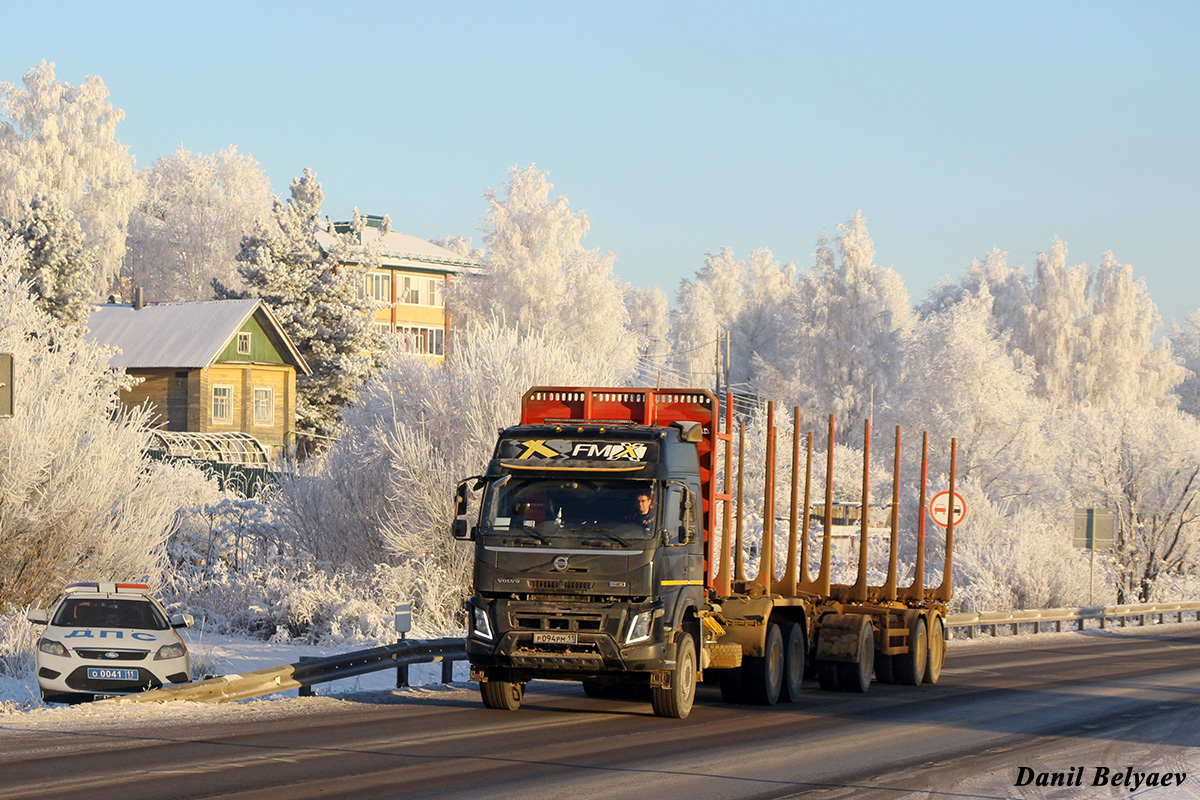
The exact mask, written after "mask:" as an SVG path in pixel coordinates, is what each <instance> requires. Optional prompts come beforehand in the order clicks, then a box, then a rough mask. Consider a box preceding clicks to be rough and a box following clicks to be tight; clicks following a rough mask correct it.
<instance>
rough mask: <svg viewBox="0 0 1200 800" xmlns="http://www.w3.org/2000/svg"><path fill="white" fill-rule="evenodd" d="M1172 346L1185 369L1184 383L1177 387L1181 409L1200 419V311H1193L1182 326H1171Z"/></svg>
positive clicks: (1175, 324)
mask: <svg viewBox="0 0 1200 800" xmlns="http://www.w3.org/2000/svg"><path fill="white" fill-rule="evenodd" d="M1171 344H1172V348H1173V350H1174V352H1175V355H1176V356H1177V357H1178V358H1179V360H1180V362H1181V363H1182V365H1183V368H1184V369H1185V370H1187V372H1186V373H1185V376H1184V379H1183V381H1182V382H1181V383H1180V384H1179V386H1178V387H1176V390H1175V391H1176V394H1177V395H1178V397H1179V408H1180V410H1181V411H1186V412H1187V413H1189V414H1191V415H1192V416H1193V417H1197V418H1200V310H1198V311H1193V312H1192V313H1191V314H1189V315H1188V318H1187V319H1186V320H1185V321H1184V323H1183V324H1182V325H1180V324H1178V323H1174V324H1172V326H1171Z"/></svg>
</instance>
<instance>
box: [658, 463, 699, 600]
mask: <svg viewBox="0 0 1200 800" xmlns="http://www.w3.org/2000/svg"><path fill="white" fill-rule="evenodd" d="M698 497H699V494H698V493H697V492H696V491H695V490H694V489H693V488H691V487H685V486H684V485H683V484H679V483H671V484H668V485H667V492H666V500H665V502H664V503H663V535H664V537H665V541H664V542H663V545H664V546H663V548H662V553H663V562H662V573H661V579H662V581H663V587H664V594H665V593H666V592H667V590H669V589H670V588H671V587H673V586H688V585H694V586H700V585H702V583H703V581H704V556H703V552H702V543H701V542H699V541H698V539H699V538H700V526H699V513H698V511H699V509H698V505H699V503H698Z"/></svg>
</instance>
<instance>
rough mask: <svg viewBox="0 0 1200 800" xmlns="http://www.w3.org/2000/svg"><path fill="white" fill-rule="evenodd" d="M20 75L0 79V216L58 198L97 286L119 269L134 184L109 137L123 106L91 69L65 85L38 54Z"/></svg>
mask: <svg viewBox="0 0 1200 800" xmlns="http://www.w3.org/2000/svg"><path fill="white" fill-rule="evenodd" d="M23 83H24V88H22V87H18V86H16V85H14V84H12V83H6V82H0V114H2V117H0V217H5V218H8V219H10V220H11V219H14V218H15V217H16V216H17V215H18V212H19V209H20V205H21V203H28V202H29V201H30V200H31V199H32V198H33V197H34V196H35V195H42V196H47V197H50V198H52V199H53V200H55V201H57V202H60V203H62V204H64V205H65V206H66V207H67V208H69V209H70V210H71V212H72V213H73V214H74V216H75V218H76V219H77V220H78V221H79V224H80V225H81V227H82V229H83V236H84V248H85V249H86V250H87V252H88V254H89V256H90V257H91V258H92V259H94V264H95V271H96V274H95V277H94V282H93V286H92V290H93V293H94V294H99V293H101V292H103V291H105V290H106V289H107V287H108V285H109V283H110V281H111V280H112V279H113V278H115V277H116V276H117V274H118V272H119V271H120V267H121V259H122V257H123V256H124V254H125V232H126V224H127V222H128V220H129V213H130V211H131V210H132V209H133V206H134V203H136V202H137V199H138V192H139V188H140V187H139V184H138V181H137V180H136V179H135V176H134V169H133V164H134V161H133V157H132V156H131V155H130V154H129V149H128V148H127V147H126V146H125V145H123V144H121V143H120V142H119V141H118V140H117V137H116V127H117V123H119V122H120V121H121V120H122V119H124V117H125V113H124V112H123V111H121V110H120V109H118V108H115V107H114V106H113V104H112V103H111V102H109V99H108V88H107V87H106V86H105V85H104V81H102V80H101V79H100V78H99V77H97V76H94V75H93V76H90V77H88V78H87V79H86V80H85V81H84V82H83V83H82V84H80V85H79V86H72V85H70V84H69V83H65V82H61V81H58V80H57V79H56V78H55V74H54V64H53V63H47V62H46V61H42V63H41V64H40V65H38V66H36V67H34V68H33V69H31V70H30V71H29V72H27V73H25V77H24V81H23Z"/></svg>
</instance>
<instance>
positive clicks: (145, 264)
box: [123, 147, 271, 300]
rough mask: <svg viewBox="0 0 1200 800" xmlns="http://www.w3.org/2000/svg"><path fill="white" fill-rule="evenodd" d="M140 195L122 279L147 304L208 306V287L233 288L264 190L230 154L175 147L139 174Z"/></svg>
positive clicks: (267, 199)
mask: <svg viewBox="0 0 1200 800" xmlns="http://www.w3.org/2000/svg"><path fill="white" fill-rule="evenodd" d="M142 177H143V179H144V180H145V184H146V192H145V196H144V197H143V198H142V200H141V201H140V202H139V203H138V204H137V206H136V207H135V208H134V210H133V213H132V215H131V217H130V221H129V247H128V250H127V252H126V253H125V262H124V268H123V275H124V276H125V277H126V278H127V279H128V281H129V284H130V286H131V287H139V286H140V287H143V288H144V289H145V290H146V294H147V296H148V297H150V298H153V299H154V300H207V299H210V298H211V297H212V293H213V289H212V281H213V279H214V278H215V279H217V280H219V281H220V282H221V283H222V284H224V285H226V286H229V287H234V288H240V287H241V278H240V276H239V274H238V271H237V263H238V262H237V255H238V252H239V251H240V249H241V241H242V237H243V236H245V235H247V234H250V233H252V232H253V231H254V227H255V225H256V223H258V222H259V221H261V220H265V219H266V218H267V217H268V216H269V215H270V213H271V184H270V181H268V180H267V176H266V175H265V174H264V173H263V171H262V169H261V168H259V166H258V162H256V161H255V160H254V159H253V158H251V157H250V156H248V155H242V154H240V153H238V152H237V148H234V147H229V148H226V149H225V150H222V151H220V152H219V153H214V154H210V155H197V154H195V153H193V152H191V151H189V150H185V149H184V148H182V147H180V148H179V150H178V151H176V152H175V153H174V154H172V155H169V156H164V157H162V158H160V159H158V160H157V161H155V162H154V165H153V166H152V167H150V168H149V169H147V170H144V171H143V173H142Z"/></svg>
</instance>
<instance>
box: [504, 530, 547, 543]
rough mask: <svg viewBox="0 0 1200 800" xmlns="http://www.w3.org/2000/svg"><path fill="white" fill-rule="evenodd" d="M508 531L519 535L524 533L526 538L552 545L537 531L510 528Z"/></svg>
mask: <svg viewBox="0 0 1200 800" xmlns="http://www.w3.org/2000/svg"><path fill="white" fill-rule="evenodd" d="M508 530H509V532H510V533H511V532H513V531H516V532H517V533H523V534H525V535H526V536H532V537H533V538H534V539H537V540H538V541H539V542H541V543H542V544H550V540H549V539H547V538H546V537H545V536H542V535H541V534H540V533H538V532H537V531H535V530H534V529H533V528H509V529H508Z"/></svg>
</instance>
